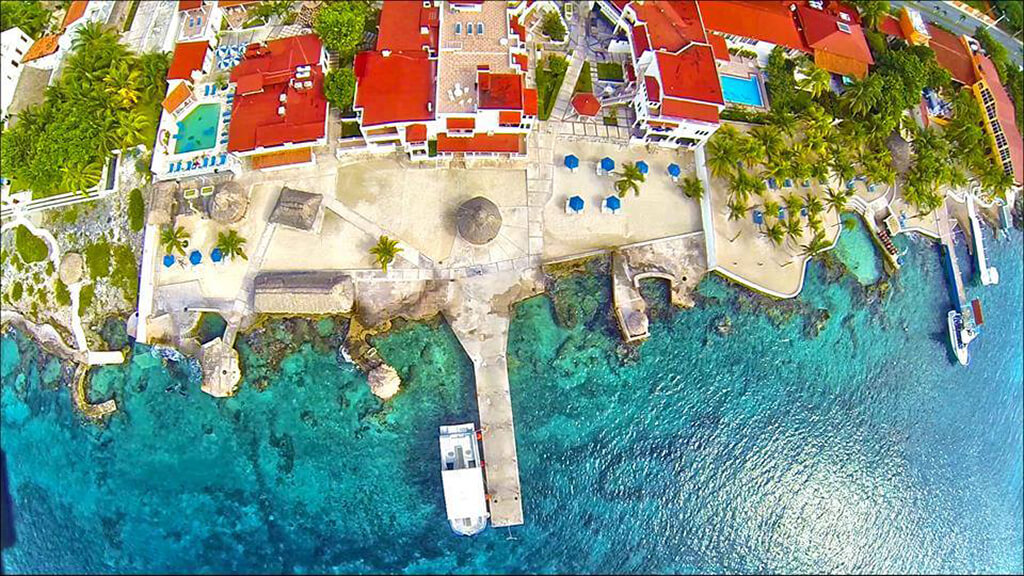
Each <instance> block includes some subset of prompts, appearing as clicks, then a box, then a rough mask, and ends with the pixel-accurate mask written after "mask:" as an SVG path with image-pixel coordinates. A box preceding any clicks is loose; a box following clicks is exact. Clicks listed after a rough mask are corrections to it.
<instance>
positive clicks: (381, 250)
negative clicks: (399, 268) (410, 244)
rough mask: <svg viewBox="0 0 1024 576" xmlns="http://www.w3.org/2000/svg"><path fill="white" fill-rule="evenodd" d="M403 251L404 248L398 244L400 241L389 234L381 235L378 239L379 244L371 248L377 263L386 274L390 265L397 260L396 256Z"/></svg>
mask: <svg viewBox="0 0 1024 576" xmlns="http://www.w3.org/2000/svg"><path fill="white" fill-rule="evenodd" d="M401 251H402V248H401V247H400V246H399V245H398V241H397V240H392V239H391V238H388V237H387V236H381V237H380V238H379V239H378V240H377V244H375V245H374V246H373V248H370V254H373V256H374V257H375V258H376V259H377V265H378V266H380V269H381V271H383V272H384V273H385V274H387V273H388V266H389V265H390V264H391V263H392V262H394V261H395V257H396V256H398V253H399V252H401Z"/></svg>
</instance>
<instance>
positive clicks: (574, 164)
mask: <svg viewBox="0 0 1024 576" xmlns="http://www.w3.org/2000/svg"><path fill="white" fill-rule="evenodd" d="M565 167H566V168H568V169H569V170H576V169H577V168H579V167H580V159H579V158H577V157H576V156H574V155H573V154H569V155H567V156H566V157H565Z"/></svg>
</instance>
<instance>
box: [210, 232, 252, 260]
mask: <svg viewBox="0 0 1024 576" xmlns="http://www.w3.org/2000/svg"><path fill="white" fill-rule="evenodd" d="M217 248H219V249H220V251H221V253H222V254H223V255H224V257H225V258H227V259H229V260H234V259H235V257H236V256H237V257H239V258H241V259H242V260H248V259H249V257H248V256H246V254H245V249H244V248H245V238H243V237H242V236H240V235H239V234H238V232H237V231H235V230H228V231H227V232H218V233H217Z"/></svg>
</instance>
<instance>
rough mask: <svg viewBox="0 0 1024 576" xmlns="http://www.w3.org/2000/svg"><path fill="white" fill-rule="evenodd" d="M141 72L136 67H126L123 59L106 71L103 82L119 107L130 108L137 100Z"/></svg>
mask: <svg viewBox="0 0 1024 576" xmlns="http://www.w3.org/2000/svg"><path fill="white" fill-rule="evenodd" d="M140 78H142V73H141V72H139V71H138V70H137V69H134V68H131V69H130V68H128V63H127V62H125V61H123V60H122V61H121V62H118V63H117V64H116V65H114V66H113V67H111V68H110V71H109V72H107V76H106V78H104V79H103V84H104V85H105V86H106V91H107V94H110V95H111V96H112V97H113V98H114V102H116V103H117V104H118V105H119V106H120V107H121V108H131V107H132V106H134V105H135V104H136V103H137V102H138V101H139V95H140V92H139V80H140Z"/></svg>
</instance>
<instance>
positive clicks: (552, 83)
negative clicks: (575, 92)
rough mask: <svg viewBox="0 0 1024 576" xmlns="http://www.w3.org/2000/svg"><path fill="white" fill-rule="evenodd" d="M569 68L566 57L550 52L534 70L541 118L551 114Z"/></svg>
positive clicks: (546, 117) (544, 118)
mask: <svg viewBox="0 0 1024 576" xmlns="http://www.w3.org/2000/svg"><path fill="white" fill-rule="evenodd" d="M568 69H569V62H568V61H567V60H566V59H565V58H563V57H561V56H558V55H557V54H550V53H549V54H548V55H547V56H545V57H544V59H543V60H541V61H540V65H539V66H537V68H536V70H535V71H534V79H535V81H536V84H537V102H538V108H539V110H538V112H537V115H538V116H540V119H541V120H547V119H548V117H550V116H551V109H552V108H553V107H554V106H555V100H556V99H557V98H558V89H559V88H561V87H562V81H563V80H564V79H565V71H566V70H568Z"/></svg>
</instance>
